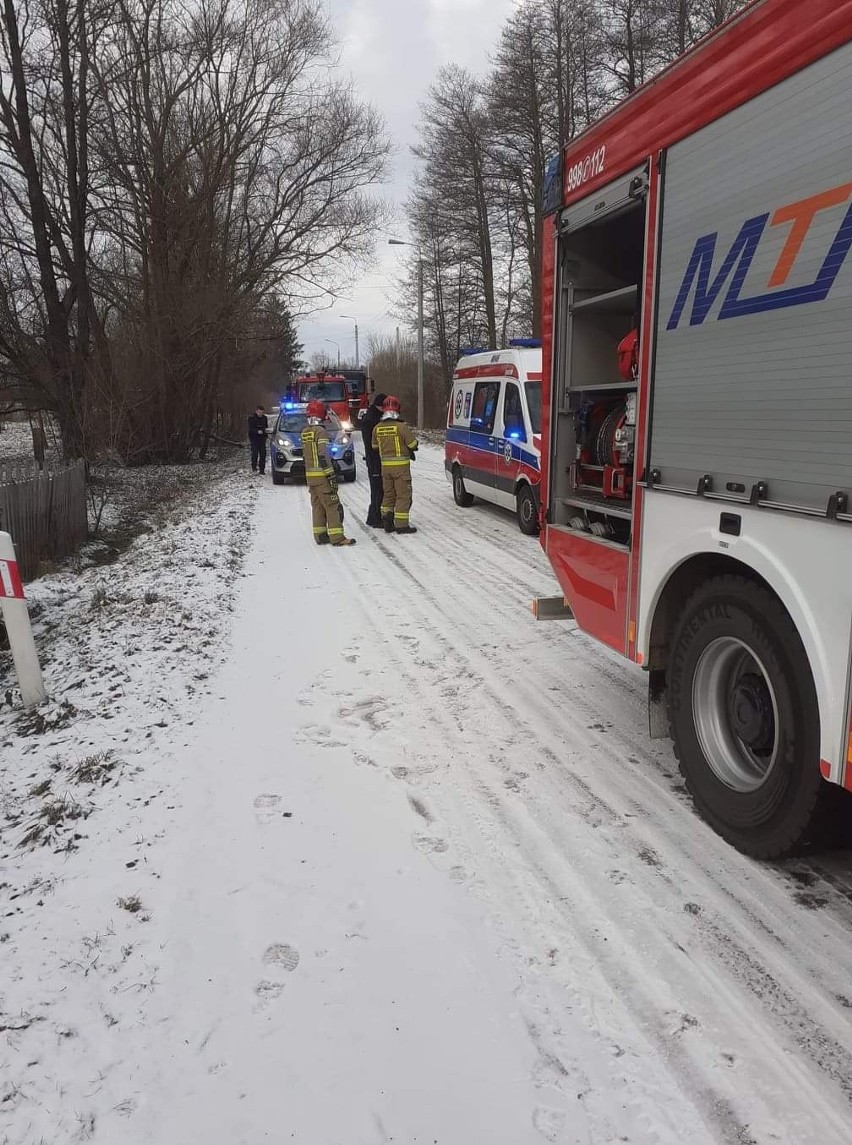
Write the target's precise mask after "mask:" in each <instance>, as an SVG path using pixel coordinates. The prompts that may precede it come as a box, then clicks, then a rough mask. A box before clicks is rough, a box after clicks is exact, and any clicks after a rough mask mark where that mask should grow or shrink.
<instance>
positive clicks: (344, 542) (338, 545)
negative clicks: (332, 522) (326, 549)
mask: <svg viewBox="0 0 852 1145" xmlns="http://www.w3.org/2000/svg"><path fill="white" fill-rule="evenodd" d="M331 543H332V544H333V545H334V547H335V548H336V549H342V548H343V546H344V545H357V544H358V542H357V541H356V540H355V538H354V537H344V538H343V540H342V541H332V542H331Z"/></svg>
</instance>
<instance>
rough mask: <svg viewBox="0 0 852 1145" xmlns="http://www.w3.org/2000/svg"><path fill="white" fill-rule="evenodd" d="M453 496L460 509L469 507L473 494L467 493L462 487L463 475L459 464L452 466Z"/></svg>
mask: <svg viewBox="0 0 852 1145" xmlns="http://www.w3.org/2000/svg"><path fill="white" fill-rule="evenodd" d="M453 497H454V499H455V502H456V504H457V505H458V506H459V507H460V508H461V509H469V508H470V507H471V505H472V504H473V494H472V493H468V491H467V489H465V487H464V477H463V475H462V471H461V466H460V465H454V466H453Z"/></svg>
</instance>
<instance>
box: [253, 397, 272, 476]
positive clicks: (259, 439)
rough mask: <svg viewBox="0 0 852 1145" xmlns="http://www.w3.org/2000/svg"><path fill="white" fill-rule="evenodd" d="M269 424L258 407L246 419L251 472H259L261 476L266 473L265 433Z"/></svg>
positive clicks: (260, 407) (261, 409)
mask: <svg viewBox="0 0 852 1145" xmlns="http://www.w3.org/2000/svg"><path fill="white" fill-rule="evenodd" d="M268 429H269V422H268V421H267V420H266V414H265V413H264V412H263V406H258V407H257V409H256V410H255V411H254V413H253V414H252V415H251V416H250V417H249V419H248V437H249V445H250V446H251V471H252V473H257V472H260V475H261V476H263V474H264V472H265V471H266V432H267V430H268Z"/></svg>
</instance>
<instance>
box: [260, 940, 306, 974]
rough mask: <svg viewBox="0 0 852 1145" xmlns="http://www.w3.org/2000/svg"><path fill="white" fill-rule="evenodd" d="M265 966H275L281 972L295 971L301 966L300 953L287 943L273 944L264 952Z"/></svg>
mask: <svg viewBox="0 0 852 1145" xmlns="http://www.w3.org/2000/svg"><path fill="white" fill-rule="evenodd" d="M263 965H264V966H274V967H276V968H277V969H279V970H288V971H292V970H295V969H296V967H297V966H298V965H299V952H298V950H296V948H295V947H294V946H288V945H287V943H286V942H273V944H272V946H268V947H267V948H266V950H265V951H264V954H263Z"/></svg>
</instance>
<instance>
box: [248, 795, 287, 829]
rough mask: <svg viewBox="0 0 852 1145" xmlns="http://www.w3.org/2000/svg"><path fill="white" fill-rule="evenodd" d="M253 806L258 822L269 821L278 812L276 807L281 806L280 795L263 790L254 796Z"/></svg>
mask: <svg viewBox="0 0 852 1145" xmlns="http://www.w3.org/2000/svg"><path fill="white" fill-rule="evenodd" d="M253 806H254V814H255V818H256V819H257V821H258V823H269V822H271V820H273V819H274V818H275V817H276V816H277V815H278V814H279V812H278V808H279V807H280V806H281V796H280V795H272V794H270V793H269V792H263V793H262V794H261V795H258V796H256V797H255V800H254V804H253Z"/></svg>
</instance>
